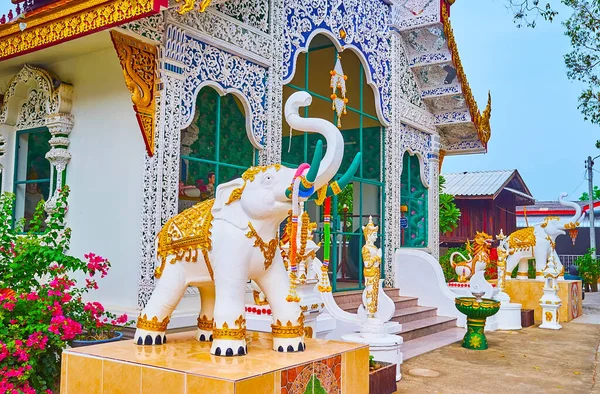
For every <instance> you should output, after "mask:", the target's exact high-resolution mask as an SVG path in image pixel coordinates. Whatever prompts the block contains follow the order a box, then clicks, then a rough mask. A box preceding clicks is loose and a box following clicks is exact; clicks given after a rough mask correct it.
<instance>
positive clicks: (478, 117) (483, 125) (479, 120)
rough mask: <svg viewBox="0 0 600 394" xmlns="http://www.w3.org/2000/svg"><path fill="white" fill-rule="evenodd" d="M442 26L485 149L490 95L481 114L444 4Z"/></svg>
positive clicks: (489, 128) (489, 132)
mask: <svg viewBox="0 0 600 394" xmlns="http://www.w3.org/2000/svg"><path fill="white" fill-rule="evenodd" d="M451 4H452V3H450V5H451ZM442 24H443V26H444V34H445V35H446V40H447V42H448V49H450V53H451V54H452V62H453V63H454V66H455V67H456V74H457V76H458V79H459V81H460V85H461V88H462V93H463V95H464V96H465V101H466V102H467V106H468V107H469V113H470V114H471V119H472V120H473V123H474V124H475V128H476V129H477V136H478V138H479V140H480V141H481V143H482V144H483V145H484V146H486V147H487V143H488V141H489V140H490V137H491V135H492V128H491V126H490V118H491V116H492V95H491V93H490V92H488V102H487V106H486V107H485V110H484V111H483V112H480V111H479V108H478V106H477V101H475V97H474V96H473V92H472V91H471V87H470V86H469V82H468V81H467V75H466V74H465V70H464V68H463V65H462V62H461V60H460V56H459V54H458V47H457V45H456V40H455V39H454V32H453V31H452V26H451V25H450V14H449V12H448V5H447V4H446V3H443V4H442Z"/></svg>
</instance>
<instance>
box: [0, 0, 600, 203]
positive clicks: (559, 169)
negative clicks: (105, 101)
mask: <svg viewBox="0 0 600 394" xmlns="http://www.w3.org/2000/svg"><path fill="white" fill-rule="evenodd" d="M506 1H508V0H458V1H456V3H455V4H454V5H453V6H452V12H451V21H452V26H453V27H454V32H455V36H456V40H457V43H458V48H459V52H460V54H461V59H462V62H463V65H464V68H465V71H466V74H467V77H468V80H469V83H470V85H471V88H472V90H473V93H474V95H475V97H476V98H477V101H478V102H479V104H480V107H483V106H485V102H486V99H487V91H488V89H489V90H491V92H492V100H493V110H492V120H491V122H492V139H491V140H490V143H489V147H488V153H487V154H485V155H469V156H461V157H458V156H454V157H447V158H446V160H444V166H443V172H458V171H474V170H495V169H496V170H498V169H518V170H519V172H520V173H521V176H522V177H523V179H524V180H525V183H526V184H527V186H529V189H530V190H531V192H532V194H533V196H534V197H535V198H537V199H539V200H547V199H556V198H557V197H558V195H559V194H560V193H561V192H563V191H564V192H568V193H571V197H572V198H574V199H576V198H578V197H579V195H580V194H581V193H582V192H583V191H585V190H587V182H584V178H583V174H584V160H585V158H586V157H587V156H588V155H592V156H596V155H598V154H600V150H597V149H595V148H594V143H595V141H596V139H600V127H599V126H595V125H592V124H591V123H589V122H586V121H584V120H583V116H582V115H581V114H580V112H579V110H578V109H577V97H578V95H579V92H580V90H581V85H579V84H578V83H576V82H572V81H569V80H568V79H567V77H566V69H565V66H564V62H563V55H564V54H565V53H567V52H568V51H569V49H570V45H569V41H568V39H567V37H565V36H564V34H563V31H564V28H563V27H562V25H561V24H560V20H562V19H564V18H566V17H567V16H568V15H569V9H568V8H565V7H562V6H560V4H558V1H557V0H555V1H554V3H556V4H557V6H558V7H560V8H559V9H558V10H559V12H560V14H559V20H558V21H555V22H553V23H547V22H543V21H539V23H538V26H537V27H536V28H535V29H530V28H521V29H518V28H517V27H515V25H514V24H513V21H512V15H511V14H510V12H509V11H508V10H506V8H505V4H506ZM1 3H2V4H0V14H3V13H4V12H5V11H6V10H7V9H8V7H9V5H10V3H9V2H8V1H7V0H4V1H1ZM597 168H598V170H599V171H600V160H598V164H597ZM595 174H596V175H597V179H598V181H596V182H595V184H597V185H598V184H600V172H596V173H595Z"/></svg>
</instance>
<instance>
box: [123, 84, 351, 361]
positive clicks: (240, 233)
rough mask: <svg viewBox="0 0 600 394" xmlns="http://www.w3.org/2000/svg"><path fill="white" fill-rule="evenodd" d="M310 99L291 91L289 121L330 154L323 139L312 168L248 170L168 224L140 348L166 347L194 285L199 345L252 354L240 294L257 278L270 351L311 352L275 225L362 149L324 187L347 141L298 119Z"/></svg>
mask: <svg viewBox="0 0 600 394" xmlns="http://www.w3.org/2000/svg"><path fill="white" fill-rule="evenodd" d="M311 101H312V97H311V96H310V95H309V94H308V93H306V92H297V93H294V94H292V96H291V97H290V98H289V99H288V101H287V102H286V105H285V118H286V120H287V122H288V123H289V125H290V126H291V127H293V128H294V129H296V130H303V131H306V132H310V133H319V134H321V135H323V136H324V137H325V140H326V143H327V151H326V154H325V156H323V155H322V151H323V144H322V142H321V141H319V142H318V143H317V146H316V149H315V153H314V157H313V160H312V163H311V165H310V166H309V165H308V164H303V165H301V166H300V167H299V169H295V168H287V167H284V166H282V165H279V164H274V165H270V166H260V167H251V168H249V169H248V170H247V171H246V172H244V174H243V175H242V177H241V178H239V179H235V180H233V181H231V182H228V183H225V184H221V185H219V186H218V188H217V191H216V194H215V198H214V199H212V200H207V201H204V202H201V203H199V204H197V205H195V206H194V207H192V208H190V209H187V210H185V211H183V212H182V213H180V214H178V215H176V216H175V217H173V218H171V219H170V220H169V221H168V222H167V223H166V224H165V226H164V227H163V229H162V230H161V231H160V233H159V234H158V236H157V240H156V248H157V257H158V263H159V264H160V266H159V267H158V268H157V269H156V272H155V275H156V277H157V278H158V281H157V283H156V288H155V289H154V292H153V293H152V296H151V298H150V300H149V301H148V303H147V304H146V306H145V308H144V309H143V311H142V312H141V313H140V316H139V318H138V323H137V330H136V332H135V338H134V341H135V343H137V344H138V345H160V344H162V343H165V342H166V335H165V333H166V330H167V324H168V323H169V320H170V316H171V314H172V313H173V310H174V309H175V307H176V306H177V304H178V303H179V301H180V300H181V298H182V297H183V295H184V293H185V290H186V288H187V287H188V286H196V287H198V289H199V290H200V298H201V309H200V313H199V317H198V329H197V334H196V337H197V339H198V340H199V341H212V346H211V349H210V352H211V354H213V355H217V356H234V355H240V356H241V355H244V354H246V353H247V351H248V348H247V346H246V320H245V318H244V305H245V302H244V298H245V297H244V296H245V291H246V283H247V281H248V279H252V280H254V281H255V282H256V283H257V284H258V286H260V289H262V291H263V292H264V293H265V295H266V298H267V299H268V300H269V304H270V308H271V310H272V314H273V324H272V326H271V327H272V333H273V350H276V351H279V352H295V351H303V350H304V349H305V347H306V345H305V343H304V324H303V322H304V317H303V315H302V312H301V309H300V306H299V305H298V302H290V300H289V297H288V295H289V291H290V277H289V275H288V272H287V271H286V268H285V267H284V264H283V261H282V257H281V253H280V248H279V237H278V230H279V225H280V223H281V222H282V221H283V220H284V219H285V218H286V217H287V216H288V213H289V212H290V210H291V209H292V200H293V198H294V201H295V202H296V203H297V204H298V205H299V204H301V203H303V202H304V201H306V200H308V199H309V198H310V197H311V196H313V194H314V193H315V191H316V190H323V191H324V190H325V188H327V189H326V190H327V195H329V196H331V195H333V194H337V193H339V192H340V191H341V190H343V188H344V187H345V186H346V185H347V184H348V183H349V182H350V179H351V177H352V176H353V175H354V173H355V172H356V169H357V168H358V166H359V163H360V153H359V154H357V155H356V157H355V158H354V160H353V162H352V164H351V165H350V167H349V168H348V171H347V172H346V173H345V174H344V175H343V176H342V177H341V178H340V179H339V180H338V181H337V182H332V183H331V184H329V186H328V183H329V182H330V180H332V179H333V177H334V176H335V175H336V173H337V171H338V169H339V167H340V164H341V162H342V158H343V155H344V141H343V138H342V135H341V133H340V131H339V130H338V128H337V127H335V126H334V125H333V124H331V123H330V122H328V121H325V120H322V119H315V118H302V117H300V115H299V113H298V111H299V109H300V107H306V106H308V105H310V103H311ZM321 158H322V159H321ZM322 188H323V189H322ZM292 197H293V198H292ZM286 298H287V299H286Z"/></svg>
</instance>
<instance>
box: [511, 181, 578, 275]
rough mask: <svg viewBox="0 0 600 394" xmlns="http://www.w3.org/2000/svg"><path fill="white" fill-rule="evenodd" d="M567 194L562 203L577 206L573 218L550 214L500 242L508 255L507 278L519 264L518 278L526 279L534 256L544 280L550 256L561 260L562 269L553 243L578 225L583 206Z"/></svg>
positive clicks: (560, 200)
mask: <svg viewBox="0 0 600 394" xmlns="http://www.w3.org/2000/svg"><path fill="white" fill-rule="evenodd" d="M566 196H567V193H562V194H561V195H560V197H559V198H558V201H559V202H560V204H561V205H564V206H566V207H571V208H573V209H575V215H573V217H571V218H570V219H562V218H559V217H557V216H548V217H547V218H545V219H544V222H543V223H541V224H537V225H535V226H531V227H526V228H522V229H520V230H517V231H515V232H514V233H512V234H510V235H509V236H508V237H506V238H505V239H503V240H501V241H500V246H499V248H502V249H503V250H504V251H505V252H506V253H507V254H508V257H507V258H506V279H507V280H509V279H510V273H511V272H512V271H513V270H514V269H515V267H516V266H517V265H518V266H519V270H518V273H517V279H527V278H528V275H527V271H528V268H529V266H528V261H529V260H531V259H535V270H536V279H537V280H540V281H543V280H544V274H543V272H542V271H543V270H544V268H545V267H546V262H547V261H548V259H549V258H550V255H552V256H553V257H554V260H555V261H556V262H557V263H558V266H559V269H560V271H561V272H562V271H563V265H562V264H561V262H560V259H559V257H558V254H557V253H556V250H554V249H553V248H552V244H553V243H555V242H556V237H558V236H559V235H565V234H566V232H565V230H569V229H573V228H576V227H577V226H579V220H580V219H581V211H582V210H581V206H580V205H579V204H577V203H575V202H570V201H564V198H565V197H566Z"/></svg>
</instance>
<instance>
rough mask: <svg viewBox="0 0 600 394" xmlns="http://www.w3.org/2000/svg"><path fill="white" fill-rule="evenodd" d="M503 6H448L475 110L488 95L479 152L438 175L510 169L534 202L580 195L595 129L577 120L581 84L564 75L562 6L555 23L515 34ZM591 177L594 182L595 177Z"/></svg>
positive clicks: (464, 2) (489, 1)
mask: <svg viewBox="0 0 600 394" xmlns="http://www.w3.org/2000/svg"><path fill="white" fill-rule="evenodd" d="M506 2H507V1H506ZM506 2H505V1H504V0H458V1H456V2H455V3H454V5H453V6H452V10H451V17H450V20H451V22H452V26H453V28H454V32H455V37H456V41H457V44H458V49H459V53H460V55H461V59H462V63H463V66H464V68H465V72H466V74H467V78H468V80H469V83H470V85H471V89H472V90H473V93H474V95H475V97H476V99H477V101H478V103H479V106H480V107H481V108H482V107H483V106H485V103H486V99H487V96H486V95H487V91H488V89H489V90H491V92H492V119H491V124H492V138H491V140H490V142H489V146H488V153H487V154H485V155H469V156H461V157H457V156H455V157H447V158H446V160H444V164H443V168H442V172H460V171H473V170H495V169H498V170H499V169H517V170H519V173H520V174H521V176H522V177H523V180H524V181H525V183H526V184H527V186H528V187H529V189H530V190H531V193H532V194H533V196H534V197H535V198H536V199H539V200H548V199H554V200H555V199H557V198H558V195H559V194H560V193H561V192H567V193H571V195H570V197H571V198H573V199H577V198H578V197H579V196H580V195H581V193H582V192H583V191H586V190H587V181H585V182H583V183H582V181H583V180H584V178H583V174H584V170H585V168H584V161H585V159H586V158H587V156H588V155H592V157H593V156H596V155H599V154H600V150H598V149H596V148H595V147H594V144H595V141H596V140H597V139H600V127H599V126H596V125H592V124H591V123H589V122H587V121H584V120H583V116H582V115H581V113H580V112H579V110H578V109H577V97H578V96H579V93H580V90H581V87H582V85H580V84H578V83H576V82H572V81H569V80H568V79H567V76H566V68H565V65H564V61H563V55H564V54H565V53H567V52H568V51H569V50H570V42H569V40H568V38H567V37H566V36H564V34H563V32H564V28H563V26H562V25H561V23H560V20H563V19H566V18H567V17H568V15H570V13H569V9H568V8H566V7H562V6H560V7H561V8H559V9H558V10H559V21H554V22H553V23H547V22H544V21H542V20H539V21H538V26H537V27H536V28H535V29H530V28H520V29H519V28H517V27H516V26H515V25H514V24H513V21H512V15H511V14H510V12H509V11H508V10H507V9H506V8H505V4H506ZM554 3H558V1H555V2H554ZM596 168H597V169H598V170H600V159H599V160H597V164H596ZM594 174H595V176H596V179H597V180H596V182H594V183H595V184H596V185H598V184H600V173H599V172H595V173H594Z"/></svg>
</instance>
